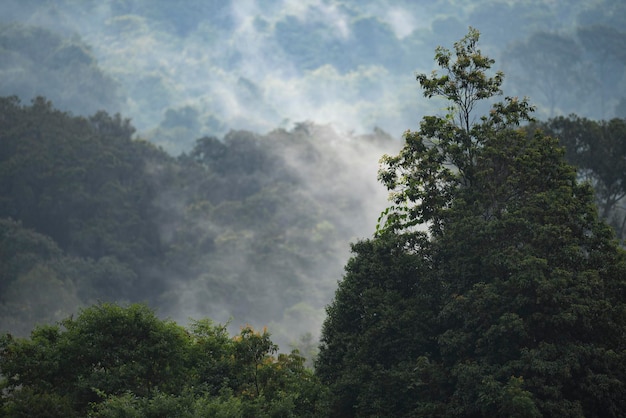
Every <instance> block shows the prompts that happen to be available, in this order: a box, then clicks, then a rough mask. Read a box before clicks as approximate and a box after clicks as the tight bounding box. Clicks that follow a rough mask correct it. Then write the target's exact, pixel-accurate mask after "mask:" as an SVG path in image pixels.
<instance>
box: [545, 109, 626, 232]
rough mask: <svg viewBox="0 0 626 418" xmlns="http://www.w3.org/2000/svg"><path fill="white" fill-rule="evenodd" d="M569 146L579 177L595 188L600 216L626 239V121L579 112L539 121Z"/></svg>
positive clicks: (569, 155)
mask: <svg viewBox="0 0 626 418" xmlns="http://www.w3.org/2000/svg"><path fill="white" fill-rule="evenodd" d="M538 127H539V128H541V129H543V130H545V132H546V133H548V134H549V135H551V136H554V137H555V138H558V139H559V141H560V143H561V144H562V145H563V146H564V147H565V150H566V159H567V160H568V161H569V162H570V163H571V164H573V165H575V166H576V167H577V169H578V170H577V173H578V177H579V178H580V180H582V181H588V182H589V183H590V184H591V185H592V186H593V189H594V192H595V198H596V203H597V205H598V210H599V214H600V217H601V218H603V219H605V220H606V221H607V222H608V223H609V224H610V225H611V226H612V227H613V229H614V230H615V232H616V234H617V237H618V238H619V239H620V240H623V239H624V233H625V229H626V214H625V213H624V211H625V209H624V207H623V205H622V201H623V199H624V197H625V196H626V143H625V142H624V138H625V137H626V121H624V120H623V119H617V118H615V119H611V120H609V121H594V120H590V119H586V118H581V117H578V116H576V115H570V116H569V117H567V118H565V117H557V118H554V119H550V120H548V121H547V122H544V123H540V124H538Z"/></svg>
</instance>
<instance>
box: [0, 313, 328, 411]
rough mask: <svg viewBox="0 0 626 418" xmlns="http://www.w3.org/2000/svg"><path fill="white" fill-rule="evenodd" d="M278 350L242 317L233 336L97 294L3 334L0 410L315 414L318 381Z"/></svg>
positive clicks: (206, 322) (204, 324) (201, 323)
mask: <svg viewBox="0 0 626 418" xmlns="http://www.w3.org/2000/svg"><path fill="white" fill-rule="evenodd" d="M276 350H277V347H276V345H275V344H273V343H272V341H271V340H270V338H269V334H268V333H267V331H263V332H262V333H259V332H256V331H254V330H253V329H252V328H250V327H246V328H244V329H242V331H241V333H240V334H239V335H238V336H236V337H234V338H231V337H230V336H229V335H228V334H227V332H226V330H225V327H224V326H221V325H214V324H213V323H212V322H211V321H210V320H207V319H205V320H200V321H195V322H193V323H192V324H191V326H190V327H189V329H185V328H183V327H181V326H179V325H177V324H175V323H173V322H171V321H168V320H161V319H158V318H157V317H156V316H155V314H154V312H153V311H151V310H150V309H149V308H147V307H146V306H145V305H130V306H128V307H121V306H118V305H113V304H98V305H94V306H91V307H89V308H86V309H84V310H83V311H81V313H80V314H79V315H78V316H77V317H76V318H72V317H70V318H67V319H65V320H63V321H62V322H61V323H60V324H59V325H56V326H40V327H37V328H35V329H34V330H33V331H32V333H31V336H30V338H23V339H22V338H14V337H12V336H11V335H9V334H5V335H3V336H2V337H1V338H0V372H1V373H2V377H3V379H2V397H1V402H0V408H1V409H0V412H1V413H2V415H3V416H15V417H19V416H55V417H56V416H58V417H61V416H85V415H89V416H94V417H114V416H130V417H134V416H137V417H160V416H181V417H194V416H207V414H208V415H209V416H224V417H236V416H237V417H261V416H263V417H265V416H267V417H278V416H284V417H307V416H311V417H312V416H317V415H315V414H316V413H317V411H319V410H320V408H321V406H322V404H321V400H322V399H323V395H324V391H323V388H322V387H321V386H320V384H319V383H318V381H317V379H316V378H315V377H314V376H313V374H312V372H311V371H310V370H308V369H305V368H304V359H303V358H302V357H301V356H300V355H298V354H297V352H293V353H291V354H280V355H278V357H274V355H273V354H274V353H275V352H276ZM42 411H46V412H45V413H44V412H42ZM42 414H44V415H42Z"/></svg>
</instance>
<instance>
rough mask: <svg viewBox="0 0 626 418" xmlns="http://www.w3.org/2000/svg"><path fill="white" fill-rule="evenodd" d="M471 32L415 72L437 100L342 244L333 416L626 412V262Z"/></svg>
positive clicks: (334, 314)
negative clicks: (346, 248)
mask: <svg viewBox="0 0 626 418" xmlns="http://www.w3.org/2000/svg"><path fill="white" fill-rule="evenodd" d="M478 41H479V33H478V31H476V30H474V29H471V28H470V31H469V33H468V34H467V35H466V36H465V37H464V38H463V39H461V40H460V41H459V42H457V43H455V45H454V50H453V51H449V50H448V49H445V48H438V49H437V52H436V56H435V59H436V61H437V64H438V65H439V67H440V68H441V70H442V71H441V72H433V73H432V74H431V75H426V74H420V75H418V76H417V80H418V81H419V83H420V85H421V87H422V89H423V91H424V95H425V96H427V97H433V96H442V97H443V98H444V99H446V100H448V101H449V103H450V106H449V108H448V109H449V113H448V114H446V115H444V116H426V117H424V119H423V121H422V123H421V124H420V129H419V131H416V132H411V131H407V133H406V134H405V144H404V147H403V148H402V150H401V151H400V153H399V154H398V155H397V156H386V157H384V158H383V160H382V163H383V168H382V169H381V171H380V180H381V181H382V182H383V183H384V184H385V185H386V187H387V188H388V189H389V190H390V192H391V200H392V202H393V205H392V206H390V207H389V208H388V209H387V210H386V211H385V212H384V213H383V214H382V216H381V219H380V222H379V227H378V231H377V234H376V236H375V237H374V238H372V239H369V240H365V241H362V242H359V243H357V244H355V245H354V246H353V252H354V256H353V258H352V259H351V261H350V262H349V263H348V265H347V267H346V274H345V276H344V279H343V280H342V281H341V282H340V283H339V288H338V290H337V293H336V295H335V299H334V300H333V302H332V303H331V305H330V306H329V307H328V309H327V313H328V317H327V320H326V322H325V323H324V327H323V332H322V342H321V347H320V354H319V357H318V361H317V369H316V370H317V373H318V375H319V376H320V378H321V379H322V381H323V382H325V383H326V384H328V385H329V388H330V393H331V411H332V416H337V417H340V416H341V417H349V416H396V417H399V416H440V417H448V416H468V417H470V416H471V417H500V416H501V417H539V416H568V417H582V416H589V417H616V416H622V414H623V411H624V410H625V408H626V404H625V402H624V399H626V387H625V386H624V384H625V383H626V369H625V366H624V364H625V363H624V360H625V354H626V352H625V351H624V347H625V344H624V343H625V342H626V341H625V336H626V332H625V331H626V330H625V326H626V321H625V320H626V317H625V315H626V305H625V303H624V296H625V290H626V283H625V277H626V275H625V274H624V273H625V269H626V264H625V258H624V252H623V250H621V249H620V248H619V247H618V245H617V242H616V240H615V239H614V234H613V231H612V230H611V228H610V227H609V226H608V225H607V224H606V223H604V222H603V221H602V220H600V219H599V216H598V213H597V208H596V206H595V202H594V194H593V190H592V188H591V187H590V185H589V184H588V183H579V182H578V181H577V176H576V171H575V169H574V167H573V166H571V165H569V164H568V163H566V161H565V159H564V150H563V148H562V147H561V146H560V145H559V142H558V140H556V139H553V138H551V137H548V136H546V135H545V134H544V133H543V132H542V131H536V132H535V133H534V134H533V135H531V136H530V137H528V136H527V135H526V132H525V131H524V130H523V129H521V128H520V124H522V123H524V122H527V121H530V120H531V113H532V110H533V106H532V105H530V104H529V103H528V102H527V100H526V99H519V98H515V97H505V99H504V101H502V102H495V103H492V104H491V109H490V110H489V111H488V112H485V114H484V115H479V116H477V115H476V112H477V111H479V110H480V109H481V107H480V106H479V104H480V102H482V101H485V100H486V101H489V100H490V99H491V98H492V97H493V96H494V95H496V94H498V93H500V85H501V83H502V80H503V75H502V74H501V73H499V72H496V73H495V74H494V73H492V72H491V66H492V64H493V63H494V61H493V60H491V59H489V58H488V57H486V56H485V55H483V54H482V52H481V51H480V49H478Z"/></svg>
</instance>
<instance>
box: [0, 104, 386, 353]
mask: <svg viewBox="0 0 626 418" xmlns="http://www.w3.org/2000/svg"><path fill="white" fill-rule="evenodd" d="M133 132H134V129H133V127H132V126H131V125H130V123H129V121H128V120H125V119H123V118H122V117H121V116H119V115H115V116H110V115H108V114H107V113H105V112H99V113H96V114H95V115H93V116H90V117H79V116H73V115H71V114H68V113H64V112H61V111H59V110H57V109H55V108H54V107H53V106H52V104H51V103H50V102H47V101H46V100H44V99H41V98H38V99H36V100H34V101H33V103H32V104H31V105H22V104H21V103H20V102H19V100H18V99H16V98H14V97H7V98H2V99H0V145H1V146H0V254H2V257H1V261H0V265H1V266H2V267H3V268H2V270H1V271H0V290H1V293H0V329H2V330H3V331H10V332H12V333H15V334H17V335H27V334H28V332H29V331H30V330H31V329H32V327H33V325H34V324H36V323H41V322H52V321H55V320H59V319H61V318H63V317H65V316H66V315H69V314H70V313H72V312H73V311H74V310H75V309H76V307H77V306H81V305H83V306H86V305H89V304H92V303H94V302H95V301H97V300H101V301H131V302H139V301H145V302H148V303H149V304H150V305H151V306H153V307H155V308H156V307H158V308H159V314H160V315H163V316H171V317H175V318H176V319H177V320H182V321H184V320H185V319H186V318H187V317H189V316H192V317H195V316H210V317H212V318H216V319H219V320H221V321H227V320H228V319H229V318H230V317H232V318H233V322H234V323H235V324H237V325H239V324H243V323H246V322H249V323H253V324H255V326H263V325H270V326H271V328H272V331H273V332H274V335H275V337H276V338H277V340H279V341H280V343H281V345H283V346H286V345H287V344H289V343H290V342H292V341H293V340H296V339H297V338H298V336H299V335H302V334H306V333H307V332H310V333H314V334H315V333H317V329H318V327H319V325H320V323H321V321H322V316H323V306H324V305H325V304H326V303H327V300H328V299H329V297H330V296H331V294H332V291H333V286H334V284H335V282H336V277H338V275H339V274H340V272H341V268H342V265H343V263H345V259H346V258H347V251H346V250H345V249H346V248H347V243H348V241H349V240H350V239H353V237H355V236H359V234H362V232H361V230H362V229H363V228H364V226H367V225H372V224H373V219H371V218H372V214H374V213H376V211H377V210H379V209H380V208H379V207H376V206H375V202H374V205H367V206H363V205H361V204H360V199H361V196H362V195H367V194H369V195H371V196H375V195H376V191H375V190H373V189H372V188H371V185H375V182H374V181H364V182H363V183H362V185H360V186H350V185H349V182H348V178H349V177H351V176H353V175H355V173H356V174H357V175H360V172H359V171H355V168H354V167H353V166H350V165H346V164H345V163H344V159H350V162H351V163H353V164H361V163H365V164H369V165H371V166H372V169H373V170H372V171H375V167H376V165H375V163H376V158H377V157H376V155H379V154H380V153H382V152H383V150H384V149H390V146H393V144H392V142H391V141H390V140H389V137H388V136H387V135H386V134H384V133H383V132H381V131H376V132H374V133H373V134H371V135H365V136H359V137H356V136H353V137H349V138H346V137H341V136H339V135H338V134H336V133H335V132H334V131H333V130H332V129H330V128H327V127H322V126H317V125H314V124H301V125H298V127H296V128H294V129H293V130H292V131H285V130H276V131H273V132H271V133H269V134H267V135H263V136H262V135H258V134H253V133H251V132H247V131H233V132H231V133H229V134H228V135H226V136H225V137H224V138H223V139H217V138H212V137H205V138H201V139H199V140H198V141H197V143H196V146H195V147H194V148H193V149H192V150H191V151H190V152H189V153H188V154H182V155H180V156H179V157H177V158H175V157H172V156H170V155H168V154H166V153H165V152H163V151H162V150H160V149H158V148H156V147H155V146H154V145H151V144H150V143H148V142H146V141H142V140H139V139H133V138H132V136H133ZM371 150H373V151H371ZM368 161H369V162H368ZM331 169H332V170H333V171H334V176H333V177H332V178H329V177H328V176H327V175H326V173H327V172H329V170H331ZM372 171H367V172H369V173H371V172H372ZM372 180H375V179H372ZM348 188H350V190H348ZM380 192H382V190H381V191H380ZM380 192H379V194H380V199H378V200H380V201H381V202H383V201H384V198H383V195H384V194H383V193H380ZM345 213H351V216H350V217H345V216H344V214H345ZM368 228H371V229H372V230H373V227H371V226H370V227H368Z"/></svg>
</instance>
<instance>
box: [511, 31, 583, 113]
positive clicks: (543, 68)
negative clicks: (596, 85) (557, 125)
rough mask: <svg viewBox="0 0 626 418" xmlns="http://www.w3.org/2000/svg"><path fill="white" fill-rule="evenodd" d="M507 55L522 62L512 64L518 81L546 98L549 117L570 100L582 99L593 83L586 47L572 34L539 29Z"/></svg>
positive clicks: (513, 60)
mask: <svg viewBox="0 0 626 418" xmlns="http://www.w3.org/2000/svg"><path fill="white" fill-rule="evenodd" d="M506 59H507V61H510V62H517V63H518V66H519V67H511V68H510V73H511V74H512V78H513V79H514V80H516V82H517V83H516V84H517V85H518V86H523V87H524V88H527V89H529V90H530V92H531V93H534V94H536V95H537V96H540V97H543V98H544V99H545V102H544V103H545V104H546V108H547V113H548V115H549V117H553V116H554V114H555V112H556V111H557V110H560V109H563V108H566V106H567V105H568V103H566V100H568V99H569V100H577V99H579V97H580V94H583V93H585V92H586V89H587V88H588V86H589V74H588V72H587V71H586V68H584V65H583V60H582V50H581V48H580V46H579V45H578V43H577V42H576V40H575V39H574V38H572V37H569V36H564V35H559V34H556V33H550V32H535V33H534V34H532V35H531V36H530V37H529V38H528V40H527V41H526V42H517V43H515V44H513V45H512V46H511V48H510V49H509V50H508V51H507V53H506ZM518 89H519V88H518ZM576 95H579V96H576Z"/></svg>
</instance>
